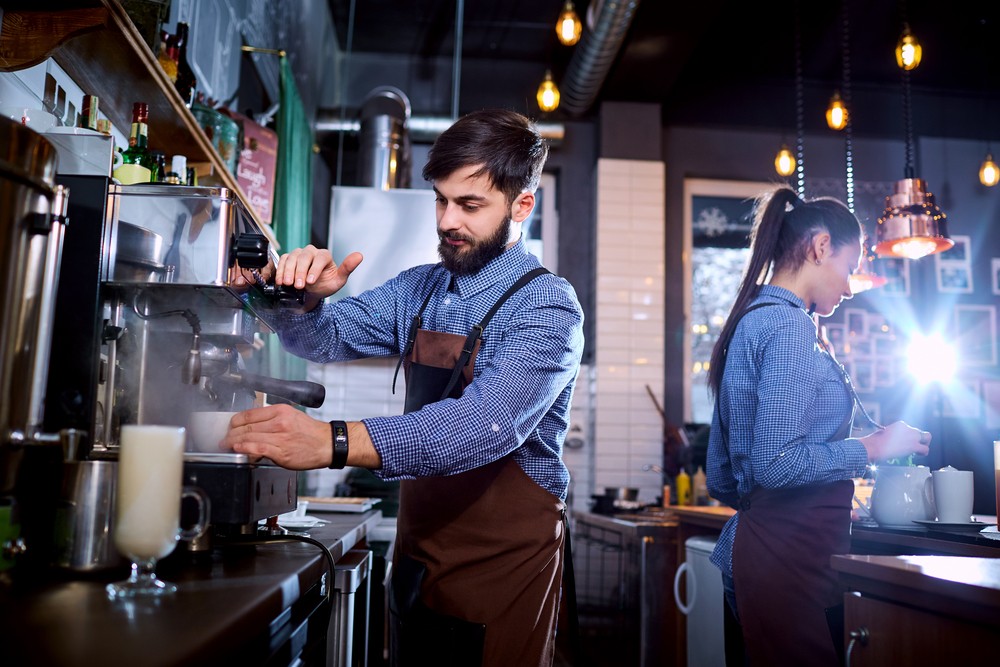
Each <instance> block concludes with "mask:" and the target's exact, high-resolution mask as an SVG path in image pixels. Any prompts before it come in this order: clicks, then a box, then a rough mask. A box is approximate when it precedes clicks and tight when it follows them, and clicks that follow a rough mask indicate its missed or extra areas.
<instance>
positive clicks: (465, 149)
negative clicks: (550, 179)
mask: <svg viewBox="0 0 1000 667" xmlns="http://www.w3.org/2000/svg"><path fill="white" fill-rule="evenodd" d="M548 154H549V147H548V145H547V144H546V143H545V141H543V140H542V135H541V134H539V132H538V130H537V129H536V128H535V126H534V125H533V124H532V122H531V121H530V120H528V118H527V117H525V116H523V115H521V114H519V113H517V112H514V111H508V110H505V109H483V110H480V111H473V112H472V113H470V114H468V115H465V116H463V117H462V118H460V119H459V120H458V121H456V122H455V123H454V124H453V125H452V126H451V127H449V128H448V129H447V130H445V131H444V132H443V133H441V136H439V137H438V138H437V141H435V142H434V146H433V147H432V148H431V150H430V153H429V155H428V158H427V164H426V165H425V166H424V170H423V176H424V179H426V180H428V181H437V180H441V179H443V178H447V177H448V176H450V175H451V174H453V173H455V172H456V171H457V170H459V169H461V168H463V167H468V166H470V165H476V164H481V165H483V167H482V169H480V170H479V171H477V172H476V173H475V174H474V175H475V176H482V175H483V174H487V175H488V176H489V178H490V182H491V183H492V185H493V187H494V188H496V189H497V190H499V191H500V192H502V193H503V194H504V196H505V197H506V198H507V203H511V202H513V201H514V200H515V199H516V198H517V196H518V195H519V194H521V193H522V192H534V191H535V190H536V189H537V188H538V183H539V181H540V180H541V178H542V166H543V165H544V164H545V158H546V157H548Z"/></svg>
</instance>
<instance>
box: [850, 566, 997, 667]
mask: <svg viewBox="0 0 1000 667" xmlns="http://www.w3.org/2000/svg"><path fill="white" fill-rule="evenodd" d="M831 562H832V565H833V568H834V569H835V570H837V571H838V572H839V573H840V579H841V581H842V583H843V584H844V586H845V590H847V592H846V593H845V599H844V627H845V637H844V642H845V647H846V648H847V650H848V652H849V656H848V658H849V659H848V661H847V662H846V664H848V665H850V666H851V667H859V666H863V665H928V666H933V667H940V666H941V665H945V664H961V665H985V664H993V663H995V662H996V652H997V648H998V647H1000V559H995V558H972V557H958V556H834V557H833V559H832V561H831Z"/></svg>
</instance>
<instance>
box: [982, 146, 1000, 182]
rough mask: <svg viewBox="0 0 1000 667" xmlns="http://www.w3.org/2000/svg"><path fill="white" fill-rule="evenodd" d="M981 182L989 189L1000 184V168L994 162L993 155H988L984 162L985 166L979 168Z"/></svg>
mask: <svg viewBox="0 0 1000 667" xmlns="http://www.w3.org/2000/svg"><path fill="white" fill-rule="evenodd" d="M979 182H980V183H982V184H983V185H985V186H986V187H988V188H992V187H993V186H994V185H996V184H997V183H998V182H1000V167H997V163H996V162H994V161H993V154H992V153H987V154H986V159H985V160H983V166H981V167H980V168H979Z"/></svg>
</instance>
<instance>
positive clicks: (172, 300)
mask: <svg viewBox="0 0 1000 667" xmlns="http://www.w3.org/2000/svg"><path fill="white" fill-rule="evenodd" d="M63 180H64V181H65V182H66V183H67V184H68V185H69V187H71V188H76V189H77V190H79V191H81V205H83V201H84V200H86V201H88V202H89V203H90V208H89V210H87V211H79V212H78V214H77V215H75V216H73V219H74V221H75V222H77V223H78V226H77V225H73V226H71V229H70V231H71V232H74V233H76V234H78V237H76V238H73V239H71V240H72V241H73V243H69V242H68V243H67V248H66V251H65V257H64V259H65V267H66V269H65V270H64V277H65V278H66V280H64V281H61V282H60V292H59V298H58V300H57V301H58V305H57V308H56V325H55V332H54V334H53V341H52V347H53V355H54V356H53V359H54V363H53V364H52V367H51V369H50V373H49V381H48V393H47V405H48V406H49V408H48V409H47V410H46V424H47V425H49V426H50V427H51V428H63V429H65V428H71V429H72V430H73V432H75V433H78V434H79V436H78V439H79V441H80V442H79V445H78V447H77V450H78V454H77V456H78V458H79V459H81V460H87V461H95V462H97V461H116V460H117V456H118V447H119V434H120V432H121V427H122V426H123V425H126V424H166V425H177V426H187V425H188V420H189V417H190V415H192V414H193V413H195V412H202V411H240V410H245V409H248V408H251V407H255V406H258V405H261V404H262V402H263V399H264V396H265V395H266V396H267V397H268V399H270V401H271V402H277V401H284V402H291V403H297V404H299V405H303V406H305V407H319V406H320V405H321V404H322V402H323V400H324V397H325V390H324V388H323V386H322V385H319V384H316V383H312V382H305V381H288V380H281V379H275V378H269V377H265V376H263V375H260V374H256V373H252V372H250V371H249V370H248V364H247V362H248V361H249V360H250V357H251V356H252V355H253V354H254V353H256V352H257V350H258V348H259V347H260V338H259V334H261V333H267V332H269V331H270V327H269V326H268V324H267V322H268V321H269V320H270V318H271V317H273V315H274V313H275V311H276V310H277V309H281V308H289V307H291V308H295V307H299V306H301V304H302V293H301V292H300V291H296V290H293V289H284V288H276V287H275V286H274V285H268V284H266V283H265V282H264V281H263V280H262V279H261V278H260V274H259V273H258V269H260V268H263V267H264V266H265V265H266V264H267V262H268V261H269V260H272V261H273V260H275V259H276V256H275V253H274V251H273V249H272V248H271V247H270V244H269V243H268V238H267V236H266V235H265V234H264V232H263V230H262V229H261V228H260V227H259V226H258V225H257V223H256V222H255V220H254V219H253V217H252V216H251V215H250V214H249V212H248V211H247V210H246V208H245V207H244V205H243V203H242V202H241V201H240V200H239V198H238V197H236V196H235V195H234V194H233V192H232V191H230V190H228V189H226V188H219V187H189V186H182V185H163V184H143V185H128V186H122V185H118V184H116V183H113V182H111V181H110V180H109V179H107V178H105V177H92V176H77V177H65V178H64V179H63ZM71 214H72V212H71ZM68 236H69V235H68ZM240 272H242V274H243V275H244V276H246V277H247V278H249V279H250V284H249V285H248V286H243V287H239V288H238V287H236V286H235V285H234V280H235V278H236V276H237V275H239V274H240ZM64 291H65V292H66V294H64ZM64 296H65V297H66V298H63V297H64ZM57 358H58V363H56V362H55V360H56V359H57ZM189 444H190V443H189ZM192 450H193V448H192V447H189V449H188V451H186V453H185V464H184V483H185V484H186V485H192V486H197V487H199V488H201V489H202V490H203V491H204V492H205V494H206V495H207V496H208V498H209V502H210V523H211V529H210V530H209V531H207V532H206V533H205V535H204V536H203V537H202V538H199V539H198V540H197V541H196V542H194V543H183V544H184V547H185V548H187V549H188V550H190V551H207V550H208V549H210V548H211V547H212V546H213V544H215V543H216V542H218V540H219V538H230V537H232V538H239V537H241V536H247V535H256V533H257V524H258V521H259V520H260V519H263V518H267V517H271V516H275V515H277V514H281V513H283V512H287V511H290V510H292V509H294V508H295V506H296V501H297V474H296V473H295V471H290V470H286V469H283V468H280V467H278V466H276V465H273V464H271V463H269V462H267V461H260V462H252V461H250V460H249V458H248V457H247V456H246V455H244V454H236V453H233V452H223V451H217V452H204V451H192ZM84 567H85V566H84Z"/></svg>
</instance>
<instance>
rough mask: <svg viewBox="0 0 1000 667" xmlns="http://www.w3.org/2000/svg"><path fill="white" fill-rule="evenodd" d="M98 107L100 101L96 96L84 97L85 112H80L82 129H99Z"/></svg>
mask: <svg viewBox="0 0 1000 667" xmlns="http://www.w3.org/2000/svg"><path fill="white" fill-rule="evenodd" d="M97 105H98V99H97V96H96V95H84V96H83V111H81V112H80V127H85V128H87V129H88V130H96V129H97Z"/></svg>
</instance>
